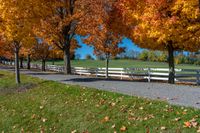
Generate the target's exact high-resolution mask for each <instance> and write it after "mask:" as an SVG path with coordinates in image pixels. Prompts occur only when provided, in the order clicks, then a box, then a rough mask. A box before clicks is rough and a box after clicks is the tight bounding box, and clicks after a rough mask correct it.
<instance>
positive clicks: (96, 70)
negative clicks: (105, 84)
mask: <svg viewBox="0 0 200 133" xmlns="http://www.w3.org/2000/svg"><path fill="white" fill-rule="evenodd" d="M96 77H98V68H96Z"/></svg>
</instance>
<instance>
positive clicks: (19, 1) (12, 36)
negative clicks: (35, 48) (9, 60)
mask: <svg viewBox="0 0 200 133" xmlns="http://www.w3.org/2000/svg"><path fill="white" fill-rule="evenodd" d="M46 2H47V1H45V0H44V1H39V0H35V1H32V0H15V1H13V0H6V1H5V0H0V12H1V13H0V18H1V23H0V31H1V32H2V34H3V38H4V39H5V40H6V42H7V43H9V44H11V45H12V47H13V51H14V55H15V73H16V83H17V84H19V83H20V69H19V53H20V49H21V48H22V47H23V46H25V45H30V44H31V42H32V41H34V40H35V36H34V34H33V32H32V28H33V25H34V24H35V23H36V22H37V21H38V20H39V18H40V17H41V14H42V11H43V10H41V9H42V8H43V6H42V5H44V3H46ZM44 9H45V8H44Z"/></svg>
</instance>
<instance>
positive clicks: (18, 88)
mask: <svg viewBox="0 0 200 133" xmlns="http://www.w3.org/2000/svg"><path fill="white" fill-rule="evenodd" d="M46 82H47V81H42V82H40V83H24V84H21V85H15V86H5V87H3V88H0V95H9V94H15V93H25V92H27V91H28V90H31V89H34V88H37V87H38V86H40V85H42V84H45V83H46Z"/></svg>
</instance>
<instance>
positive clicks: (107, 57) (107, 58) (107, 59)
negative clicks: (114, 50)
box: [106, 55, 109, 79]
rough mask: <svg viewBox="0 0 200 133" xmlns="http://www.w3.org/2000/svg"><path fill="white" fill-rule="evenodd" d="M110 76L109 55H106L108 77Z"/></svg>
mask: <svg viewBox="0 0 200 133" xmlns="http://www.w3.org/2000/svg"><path fill="white" fill-rule="evenodd" d="M108 78H109V56H107V55H106V79H108Z"/></svg>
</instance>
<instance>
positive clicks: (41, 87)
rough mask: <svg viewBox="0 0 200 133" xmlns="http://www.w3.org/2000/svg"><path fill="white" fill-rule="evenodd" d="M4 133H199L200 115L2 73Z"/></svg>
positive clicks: (0, 111) (0, 112)
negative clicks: (18, 83)
mask: <svg viewBox="0 0 200 133" xmlns="http://www.w3.org/2000/svg"><path fill="white" fill-rule="evenodd" d="M0 75H1V76H0V132H73V133H76V132H77V133H79V132H80V133H82V132H85V133H87V132H88V133H92V132H100V133H107V132H115V131H116V132H130V133H132V132H141V133H143V132H170V133H171V132H183V133H184V132H185V133H188V132H197V131H198V130H199V123H200V118H199V117H200V110H198V109H193V108H186V107H180V106H172V105H169V104H167V103H166V102H162V101H155V100H154V101H153V100H149V99H143V98H138V97H132V96H126V95H122V94H117V93H112V92H105V91H100V90H96V89H90V88H86V87H81V86H72V85H65V84H61V83H57V82H53V81H45V80H41V79H37V78H32V77H29V76H25V75H22V81H24V82H23V83H22V85H21V86H16V85H15V84H14V74H13V73H10V72H6V71H0Z"/></svg>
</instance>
